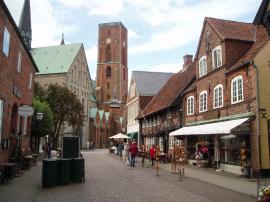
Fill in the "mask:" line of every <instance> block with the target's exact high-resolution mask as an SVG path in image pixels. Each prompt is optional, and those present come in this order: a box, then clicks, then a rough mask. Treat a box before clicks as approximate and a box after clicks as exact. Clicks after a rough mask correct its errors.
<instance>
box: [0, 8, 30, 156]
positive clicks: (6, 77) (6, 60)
mask: <svg viewBox="0 0 270 202" xmlns="http://www.w3.org/2000/svg"><path fill="white" fill-rule="evenodd" d="M14 26H15V25H14V24H13V23H12V22H11V21H10V18H9V17H7V15H6V12H5V11H4V9H3V8H2V7H0V48H1V49H0V99H1V100H3V101H4V117H3V128H2V139H10V135H11V131H12V128H11V115H12V107H13V106H15V105H17V107H19V106H21V105H24V104H26V105H32V96H33V85H32V89H31V90H30V89H29V77H30V73H32V74H33V81H34V74H35V67H34V65H33V63H32V62H31V59H30V57H29V54H28V53H27V51H26V50H25V49H24V46H23V44H22V41H21V40H20V38H19V37H18V35H17V32H16V29H15V28H14ZM4 27H7V29H8V31H9V33H10V47H9V55H8V57H7V56H6V55H5V54H4V53H3V51H2V47H3V33H4ZM19 51H20V52H21V54H22V70H21V73H19V72H18V71H17V62H18V52H19ZM14 85H15V86H17V87H18V89H19V90H20V94H21V95H20V96H16V95H15V94H14V93H13V87H14ZM28 120H29V123H28V126H30V119H28ZM29 137H30V128H29V127H28V131H27V135H26V136H23V141H22V147H25V148H28V145H29V139H30V138H29ZM12 149H13V148H10V150H4V151H3V150H2V147H0V160H7V159H8V157H9V154H10V153H11V150H12Z"/></svg>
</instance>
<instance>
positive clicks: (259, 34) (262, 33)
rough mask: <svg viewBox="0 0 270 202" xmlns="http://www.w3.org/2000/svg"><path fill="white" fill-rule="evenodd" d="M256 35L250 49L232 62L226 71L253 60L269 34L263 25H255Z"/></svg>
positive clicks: (268, 37)
mask: <svg viewBox="0 0 270 202" xmlns="http://www.w3.org/2000/svg"><path fill="white" fill-rule="evenodd" d="M255 28H256V29H255V30H256V37H255V38H254V43H253V44H252V46H251V47H250V49H249V50H248V51H247V52H246V53H245V54H244V55H243V56H242V57H241V58H240V59H239V60H238V61H237V62H236V63H235V64H234V65H232V66H231V67H230V68H229V69H228V70H227V72H231V71H234V70H236V69H238V68H239V66H241V65H242V64H245V63H246V62H249V61H251V60H253V59H254V58H255V57H256V55H257V54H258V53H259V51H260V50H261V49H262V48H263V47H264V45H265V44H266V43H267V42H268V41H269V40H270V36H269V35H268V33H267V30H266V29H265V27H264V26H263V25H258V26H255Z"/></svg>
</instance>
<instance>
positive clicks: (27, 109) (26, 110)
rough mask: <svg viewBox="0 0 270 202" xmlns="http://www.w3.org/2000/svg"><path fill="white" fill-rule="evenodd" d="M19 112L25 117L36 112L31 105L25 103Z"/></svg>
mask: <svg viewBox="0 0 270 202" xmlns="http://www.w3.org/2000/svg"><path fill="white" fill-rule="evenodd" d="M18 113H19V115H20V116H24V117H27V116H32V115H33V113H34V109H33V107H31V106H29V105H23V106H20V107H19V108H18Z"/></svg>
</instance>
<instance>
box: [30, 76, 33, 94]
mask: <svg viewBox="0 0 270 202" xmlns="http://www.w3.org/2000/svg"><path fill="white" fill-rule="evenodd" d="M32 81H33V74H32V73H30V76H29V90H31V89H32Z"/></svg>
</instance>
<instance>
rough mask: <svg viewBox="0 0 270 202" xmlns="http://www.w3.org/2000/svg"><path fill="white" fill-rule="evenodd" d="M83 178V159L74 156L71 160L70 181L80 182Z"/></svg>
mask: <svg viewBox="0 0 270 202" xmlns="http://www.w3.org/2000/svg"><path fill="white" fill-rule="evenodd" d="M83 179H84V159H83V158H75V159H72V161H71V181H72V182H73V183H77V182H82V180H83Z"/></svg>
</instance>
